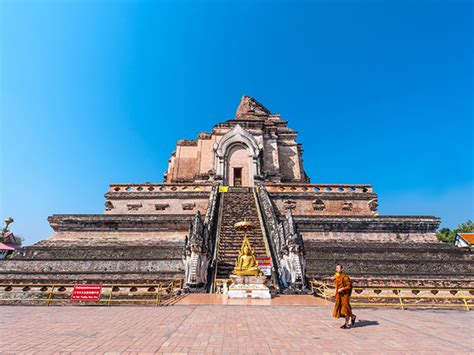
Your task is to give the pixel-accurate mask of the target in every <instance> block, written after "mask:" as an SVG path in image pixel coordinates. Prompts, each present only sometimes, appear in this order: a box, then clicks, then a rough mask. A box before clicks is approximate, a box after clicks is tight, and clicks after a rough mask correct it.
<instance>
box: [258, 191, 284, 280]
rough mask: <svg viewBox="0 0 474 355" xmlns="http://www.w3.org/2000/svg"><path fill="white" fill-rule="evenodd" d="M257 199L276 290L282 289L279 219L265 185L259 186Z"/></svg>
mask: <svg viewBox="0 0 474 355" xmlns="http://www.w3.org/2000/svg"><path fill="white" fill-rule="evenodd" d="M254 196H255V199H256V201H257V210H258V212H259V217H260V218H261V220H260V223H261V224H262V227H263V228H264V229H265V235H266V241H267V243H268V244H266V245H268V248H269V251H270V255H271V257H272V266H273V271H274V272H273V274H274V277H275V279H274V281H275V282H274V285H275V287H276V288H278V289H279V288H281V286H282V284H281V281H280V277H279V276H280V268H281V266H280V259H279V258H278V255H279V252H280V236H279V233H278V219H277V216H276V214H275V210H274V209H273V206H272V202H271V200H270V196H269V195H268V192H267V190H265V187H264V186H263V185H259V186H257V188H256V193H255V192H254Z"/></svg>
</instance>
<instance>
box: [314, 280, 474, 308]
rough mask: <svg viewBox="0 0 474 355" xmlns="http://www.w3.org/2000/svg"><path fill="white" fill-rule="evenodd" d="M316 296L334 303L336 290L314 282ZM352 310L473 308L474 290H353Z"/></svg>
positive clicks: (356, 288) (362, 288)
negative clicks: (369, 308) (358, 308)
mask: <svg viewBox="0 0 474 355" xmlns="http://www.w3.org/2000/svg"><path fill="white" fill-rule="evenodd" d="M311 290H312V292H313V294H314V295H315V296H318V297H323V298H324V299H326V300H333V299H334V297H335V295H334V293H335V288H334V286H332V285H328V284H327V283H324V282H320V281H312V282H311ZM351 305H352V306H353V307H400V308H401V309H405V308H411V307H420V308H435V307H436V308H464V309H465V310H466V311H469V310H470V309H471V308H473V307H474V289H469V288H439V287H438V288H435V287H417V288H415V287H388V286H383V287H357V286H355V287H353V288H352V295H351Z"/></svg>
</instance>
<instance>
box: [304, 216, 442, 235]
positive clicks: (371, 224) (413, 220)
mask: <svg viewBox="0 0 474 355" xmlns="http://www.w3.org/2000/svg"><path fill="white" fill-rule="evenodd" d="M295 220H296V223H297V224H298V227H299V228H300V231H301V232H391V233H411V232H420V233H427V232H430V233H434V232H435V231H436V230H437V228H438V227H439V225H440V223H441V219H440V218H439V217H433V216H374V217H343V216H339V217H334V216H314V217H313V216H312V217H302V216H295Z"/></svg>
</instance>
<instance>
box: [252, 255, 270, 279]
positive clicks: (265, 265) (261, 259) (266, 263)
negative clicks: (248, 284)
mask: <svg viewBox="0 0 474 355" xmlns="http://www.w3.org/2000/svg"><path fill="white" fill-rule="evenodd" d="M255 259H256V260H257V262H258V267H259V268H260V269H261V270H262V272H263V274H264V275H265V276H272V260H271V259H270V258H269V257H268V256H256V257H255Z"/></svg>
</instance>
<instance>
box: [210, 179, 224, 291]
mask: <svg viewBox="0 0 474 355" xmlns="http://www.w3.org/2000/svg"><path fill="white" fill-rule="evenodd" d="M216 188H217V191H218V189H219V187H218V186H216ZM217 194H218V195H219V199H218V201H219V203H218V204H217V207H218V208H217V209H216V211H217V223H215V218H214V223H213V225H214V226H215V228H214V229H213V230H212V234H210V235H211V236H215V238H214V243H213V249H214V250H213V253H212V260H211V264H210V266H211V267H210V268H209V273H210V275H211V277H210V278H208V280H209V282H208V292H211V293H214V292H216V278H217V264H218V260H217V259H218V251H219V243H220V231H221V224H222V208H223V207H222V206H224V199H225V193H219V192H217Z"/></svg>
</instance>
